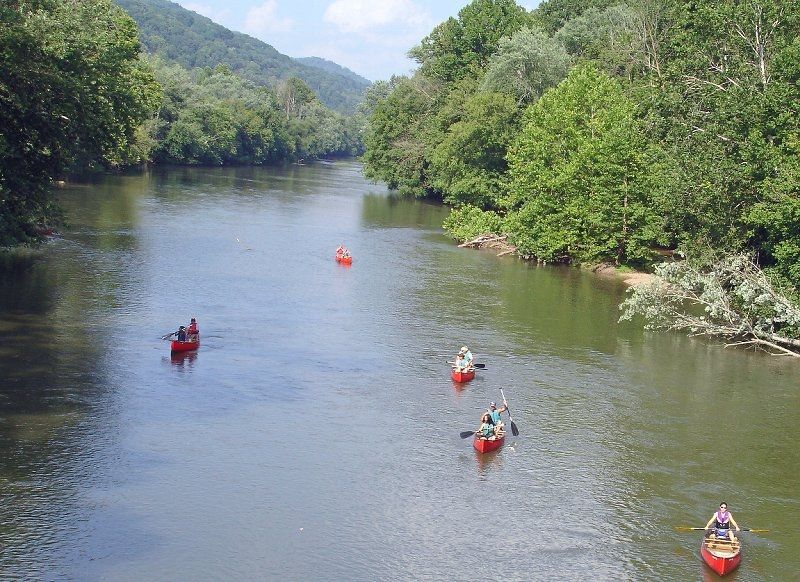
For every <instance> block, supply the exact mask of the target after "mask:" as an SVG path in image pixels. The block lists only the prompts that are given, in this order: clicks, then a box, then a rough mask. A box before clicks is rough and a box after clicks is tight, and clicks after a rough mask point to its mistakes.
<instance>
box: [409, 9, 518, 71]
mask: <svg viewBox="0 0 800 582" xmlns="http://www.w3.org/2000/svg"><path fill="white" fill-rule="evenodd" d="M529 22H530V16H529V15H528V13H527V12H526V11H525V9H524V8H522V7H521V6H518V5H517V3H516V2H514V0H473V1H472V2H470V3H469V4H467V5H466V6H465V7H464V8H462V9H461V10H460V11H459V13H458V19H455V18H449V19H447V20H446V21H444V22H443V23H442V24H440V25H439V26H437V27H436V28H434V29H433V31H432V32H431V33H430V34H429V35H428V36H426V37H425V38H424V39H422V42H421V43H420V44H419V45H418V46H416V47H414V48H412V49H411V50H410V51H409V56H410V57H411V58H413V59H414V60H416V61H417V62H418V63H419V64H420V65H421V67H420V73H421V74H423V75H425V76H428V77H431V78H434V79H438V80H441V81H444V82H446V83H452V82H453V81H457V80H459V79H463V78H465V77H468V76H472V77H477V76H479V75H480V72H481V71H483V70H484V69H485V68H486V65H487V63H488V61H489V57H490V56H491V55H492V54H494V52H495V51H496V50H497V47H498V46H499V43H500V39H501V38H503V37H505V36H510V35H512V34H513V33H514V32H516V31H517V30H519V29H520V28H522V27H523V26H525V25H526V24H528V23H529Z"/></svg>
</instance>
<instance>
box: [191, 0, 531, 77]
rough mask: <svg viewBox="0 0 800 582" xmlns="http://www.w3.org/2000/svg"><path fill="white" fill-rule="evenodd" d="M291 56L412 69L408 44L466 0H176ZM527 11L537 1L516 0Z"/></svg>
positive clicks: (375, 70) (376, 69) (359, 68)
mask: <svg viewBox="0 0 800 582" xmlns="http://www.w3.org/2000/svg"><path fill="white" fill-rule="evenodd" d="M177 2H178V4H180V5H181V6H183V7H184V8H188V9H189V10H194V11H195V12H197V13H199V14H202V15H203V16H207V17H208V18H210V19H211V20H213V21H214V22H216V23H218V24H221V25H222V26H224V27H226V28H230V29H231V30H235V31H238V32H243V33H245V34H249V35H250V36H254V37H255V38H258V39H260V40H263V41H264V42H266V43H267V44H271V45H272V46H273V47H275V48H276V49H277V50H278V51H279V52H281V53H283V54H285V55H289V56H290V57H322V58H324V59H327V60H329V61H333V62H335V63H338V64H339V65H342V66H343V67H347V68H348V69H350V70H352V71H354V72H356V73H358V74H359V75H361V76H362V77H366V78H367V79H370V80H371V81H377V80H379V79H388V78H389V77H391V76H392V75H393V74H399V75H402V74H406V73H409V72H410V71H411V70H413V69H414V68H415V64H416V63H414V62H413V61H411V60H409V59H408V58H407V57H406V53H407V52H408V49H410V48H411V47H413V46H414V45H416V44H419V41H420V40H422V39H423V38H424V37H425V36H427V35H428V33H430V31H431V30H432V29H433V28H434V27H435V26H436V25H437V24H439V23H440V22H442V21H444V20H447V18H449V17H450V16H454V17H455V16H458V11H459V10H461V9H462V8H463V7H464V6H466V5H467V4H469V1H468V0H430V1H425V0H177ZM517 3H518V4H519V5H520V6H524V7H525V8H527V9H528V10H530V9H532V8H533V7H535V6H536V5H537V4H539V0H517Z"/></svg>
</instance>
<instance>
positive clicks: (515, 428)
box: [500, 388, 519, 436]
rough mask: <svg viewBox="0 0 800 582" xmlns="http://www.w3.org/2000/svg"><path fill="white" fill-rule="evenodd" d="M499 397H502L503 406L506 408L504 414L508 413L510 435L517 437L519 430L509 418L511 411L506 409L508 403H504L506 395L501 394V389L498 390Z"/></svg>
mask: <svg viewBox="0 0 800 582" xmlns="http://www.w3.org/2000/svg"><path fill="white" fill-rule="evenodd" d="M500 395H501V396H502V397H503V406H505V407H506V412H507V413H508V420H510V421H511V434H513V435H514V436H519V429H518V428H517V425H516V424H514V419H513V418H511V410H509V408H508V402H507V401H506V395H505V394H503V389H502V388H500Z"/></svg>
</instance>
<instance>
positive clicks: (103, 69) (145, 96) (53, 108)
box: [0, 0, 160, 245]
mask: <svg viewBox="0 0 800 582" xmlns="http://www.w3.org/2000/svg"><path fill="white" fill-rule="evenodd" d="M159 93H160V89H159V87H158V85H157V83H156V82H155V81H154V79H153V77H152V74H151V73H150V72H149V70H148V69H147V67H145V66H143V64H142V63H141V61H140V60H139V40H138V37H137V33H136V25H135V23H134V22H133V21H132V20H131V19H130V17H128V16H127V15H126V14H125V13H124V12H123V11H122V10H121V9H120V8H118V7H117V6H115V5H114V4H112V3H111V2H110V0H28V1H25V2H22V1H16V0H11V1H5V2H3V3H2V4H0V197H2V199H1V200H0V245H9V244H13V243H16V242H20V241H26V240H30V239H31V238H33V237H35V236H36V233H37V228H39V227H41V225H43V224H46V223H47V222H48V220H51V219H52V218H53V217H54V214H55V212H56V211H55V208H54V207H53V205H52V203H51V202H50V201H49V196H48V189H49V185H50V182H51V180H52V178H53V177H55V176H58V175H60V174H62V173H63V172H66V171H68V170H83V169H87V168H92V167H101V168H108V167H115V166H120V165H123V164H128V163H135V162H138V161H140V157H141V155H142V153H143V152H142V151H141V150H140V149H139V148H137V147H136V143H137V139H138V133H137V132H138V130H139V127H140V125H141V123H142V122H143V121H144V120H145V119H146V118H147V116H148V115H149V113H150V112H151V111H152V110H153V108H154V107H155V105H156V104H157V103H158V100H159Z"/></svg>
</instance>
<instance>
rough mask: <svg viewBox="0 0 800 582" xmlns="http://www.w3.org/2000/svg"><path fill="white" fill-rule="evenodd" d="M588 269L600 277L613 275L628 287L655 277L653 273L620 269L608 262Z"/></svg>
mask: <svg viewBox="0 0 800 582" xmlns="http://www.w3.org/2000/svg"><path fill="white" fill-rule="evenodd" d="M589 270H590V271H592V272H593V273H596V274H598V275H600V276H601V277H615V278H617V279H620V280H621V281H622V282H623V283H625V284H626V285H628V286H629V287H635V286H637V285H644V284H646V283H649V282H650V281H652V280H653V277H655V275H653V274H652V273H642V272H640V271H620V270H619V269H618V268H617V267H615V266H614V265H612V264H609V263H601V264H599V265H593V266H592V267H590V269H589Z"/></svg>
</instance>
